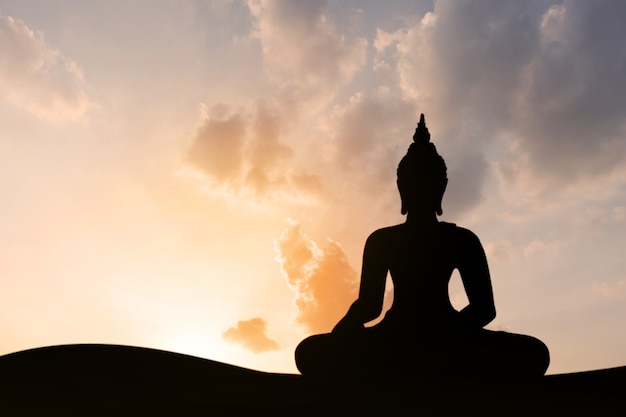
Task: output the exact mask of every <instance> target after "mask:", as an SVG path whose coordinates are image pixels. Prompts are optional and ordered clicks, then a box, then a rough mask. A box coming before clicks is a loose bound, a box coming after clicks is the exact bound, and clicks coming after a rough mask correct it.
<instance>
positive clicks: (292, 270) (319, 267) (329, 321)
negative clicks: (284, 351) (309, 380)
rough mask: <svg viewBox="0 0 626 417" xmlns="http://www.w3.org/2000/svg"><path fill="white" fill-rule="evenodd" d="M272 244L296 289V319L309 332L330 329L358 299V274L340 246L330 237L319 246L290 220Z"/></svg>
mask: <svg viewBox="0 0 626 417" xmlns="http://www.w3.org/2000/svg"><path fill="white" fill-rule="evenodd" d="M274 247H275V250H276V259H277V261H278V262H279V263H280V264H281V270H282V273H283V275H284V276H285V278H286V279H287V282H288V284H289V285H290V286H291V288H293V290H294V291H295V292H296V306H297V309H298V313H297V318H296V320H297V322H298V323H300V324H302V325H303V326H305V327H306V328H307V329H308V330H309V331H310V332H312V333H324V332H329V331H331V330H332V328H333V327H334V325H335V324H337V322H338V321H339V319H341V317H343V315H344V314H345V313H346V312H347V311H348V307H349V306H350V304H351V303H352V302H354V301H355V300H356V298H357V286H358V280H357V275H356V272H355V271H354V269H353V268H352V267H351V266H350V264H349V263H348V261H347V259H346V256H345V254H344V252H343V249H342V248H341V246H340V245H339V244H338V243H337V242H333V241H332V240H330V239H329V240H328V241H327V242H326V245H325V246H324V248H320V247H318V246H317V245H316V243H315V242H314V241H313V240H311V239H310V238H309V237H308V236H306V235H305V234H304V233H303V232H302V230H301V228H300V225H299V224H298V223H296V222H293V221H292V222H290V224H289V226H288V227H287V229H285V231H284V232H283V233H282V234H281V236H280V237H279V238H278V239H276V241H275V243H274Z"/></svg>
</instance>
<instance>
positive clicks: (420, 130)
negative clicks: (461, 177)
mask: <svg viewBox="0 0 626 417" xmlns="http://www.w3.org/2000/svg"><path fill="white" fill-rule="evenodd" d="M413 142H414V143H412V144H411V146H410V147H409V150H408V151H407V153H406V155H405V156H404V157H403V158H402V160H401V161H400V163H399V164H398V190H399V191H400V198H401V200H402V214H406V213H407V212H421V213H433V212H435V213H437V214H438V215H440V216H441V214H442V213H443V210H442V209H441V202H442V199H443V193H444V192H445V191H446V186H447V185H448V177H447V175H446V164H445V162H444V160H443V158H442V157H441V156H440V155H439V154H438V153H437V149H436V148H435V145H433V144H432V143H431V142H430V133H429V132H428V128H427V127H426V122H425V121H424V115H423V114H422V115H421V117H420V122H419V123H418V125H417V129H416V130H415V134H414V135H413Z"/></svg>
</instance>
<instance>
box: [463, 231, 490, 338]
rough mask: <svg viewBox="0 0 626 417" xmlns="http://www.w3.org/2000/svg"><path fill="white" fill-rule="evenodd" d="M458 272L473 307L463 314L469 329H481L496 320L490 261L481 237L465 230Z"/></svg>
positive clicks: (466, 309)
mask: <svg viewBox="0 0 626 417" xmlns="http://www.w3.org/2000/svg"><path fill="white" fill-rule="evenodd" d="M461 233H462V238H461V239H460V241H461V242H463V244H462V245H461V246H460V248H459V249H460V254H459V264H458V269H459V273H460V275H461V280H462V281H463V287H464V288H465V293H466V294H467V299H468V301H469V304H468V305H467V306H466V307H465V308H463V309H462V310H461V312H460V314H459V316H460V317H461V320H462V321H463V322H464V323H465V324H466V325H468V326H469V327H474V328H480V327H483V326H485V325H487V324H489V323H490V322H491V321H492V320H493V319H494V318H495V316H496V308H495V305H494V301H493V290H492V288H491V278H490V276H489V267H488V266H487V257H486V256H485V251H484V250H483V247H482V245H481V244H480V241H479V240H478V237H476V235H475V234H474V233H472V232H470V231H469V230H462V231H461Z"/></svg>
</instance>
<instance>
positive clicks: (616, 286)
mask: <svg viewBox="0 0 626 417" xmlns="http://www.w3.org/2000/svg"><path fill="white" fill-rule="evenodd" d="M592 289H593V290H594V291H595V292H597V293H598V294H600V295H601V296H602V297H604V298H609V299H616V298H620V297H621V296H622V295H623V294H624V292H625V291H626V279H623V280H621V281H617V282H613V283H608V282H600V283H595V284H593V285H592Z"/></svg>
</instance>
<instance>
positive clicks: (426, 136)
mask: <svg viewBox="0 0 626 417" xmlns="http://www.w3.org/2000/svg"><path fill="white" fill-rule="evenodd" d="M413 142H415V143H428V142H430V133H429V132H428V128H427V127H426V121H425V119H424V113H422V114H421V115H420V122H419V123H418V124H417V129H415V134H413Z"/></svg>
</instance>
